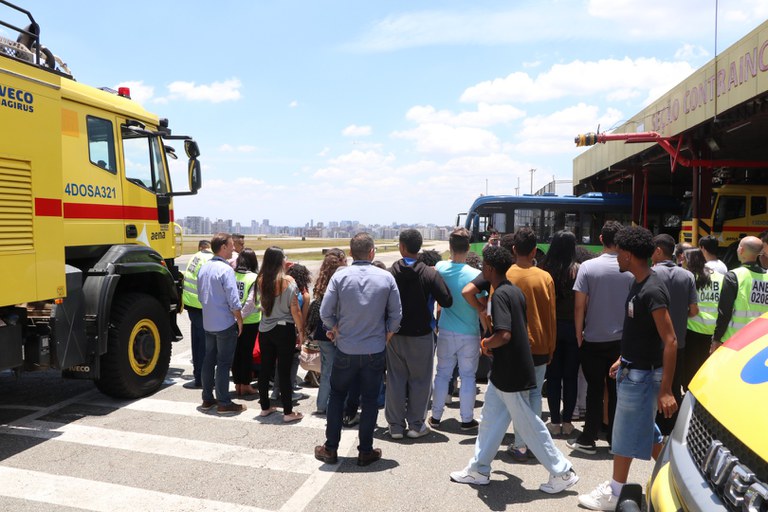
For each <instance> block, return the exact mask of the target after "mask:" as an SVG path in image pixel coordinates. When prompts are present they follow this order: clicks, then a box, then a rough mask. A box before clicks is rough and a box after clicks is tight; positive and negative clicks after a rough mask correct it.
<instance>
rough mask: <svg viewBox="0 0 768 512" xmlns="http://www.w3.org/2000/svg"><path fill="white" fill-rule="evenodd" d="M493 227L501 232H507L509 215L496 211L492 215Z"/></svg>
mask: <svg viewBox="0 0 768 512" xmlns="http://www.w3.org/2000/svg"><path fill="white" fill-rule="evenodd" d="M490 227H491V228H493V229H495V230H496V231H498V232H499V233H506V232H507V215H506V214H505V213H494V214H493V215H492V216H491V225H490Z"/></svg>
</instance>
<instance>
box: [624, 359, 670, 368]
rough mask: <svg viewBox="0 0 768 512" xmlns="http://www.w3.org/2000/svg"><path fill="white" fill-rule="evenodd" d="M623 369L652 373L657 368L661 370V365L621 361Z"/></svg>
mask: <svg viewBox="0 0 768 512" xmlns="http://www.w3.org/2000/svg"><path fill="white" fill-rule="evenodd" d="M621 367H622V368H626V369H627V370H645V371H651V370H655V369H656V368H661V367H662V364H661V363H630V362H629V361H623V360H622V361H621Z"/></svg>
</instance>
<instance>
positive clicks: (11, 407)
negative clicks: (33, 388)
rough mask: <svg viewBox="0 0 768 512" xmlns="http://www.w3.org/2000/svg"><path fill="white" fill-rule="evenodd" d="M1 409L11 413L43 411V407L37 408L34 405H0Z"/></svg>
mask: <svg viewBox="0 0 768 512" xmlns="http://www.w3.org/2000/svg"><path fill="white" fill-rule="evenodd" d="M0 409H6V410H9V411H39V410H42V407H37V406H34V405H21V404H16V405H3V404H0Z"/></svg>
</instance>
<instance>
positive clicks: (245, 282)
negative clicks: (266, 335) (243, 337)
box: [235, 271, 261, 324]
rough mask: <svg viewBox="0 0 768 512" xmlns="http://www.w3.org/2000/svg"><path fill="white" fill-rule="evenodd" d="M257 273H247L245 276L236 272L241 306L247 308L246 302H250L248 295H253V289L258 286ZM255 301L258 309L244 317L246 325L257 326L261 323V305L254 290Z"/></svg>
mask: <svg viewBox="0 0 768 512" xmlns="http://www.w3.org/2000/svg"><path fill="white" fill-rule="evenodd" d="M257 275H258V274H256V272H250V271H249V272H246V273H245V274H243V273H240V272H235V280H236V281H237V293H238V295H239V297H240V304H242V305H243V306H245V302H246V301H247V300H248V295H250V293H251V289H252V288H253V287H254V286H255V285H256V276H257ZM253 293H254V296H253V299H254V300H255V301H256V309H254V310H253V312H252V313H251V314H249V315H248V316H244V317H243V323H244V324H257V323H259V322H261V306H260V304H259V294H258V293H257V291H256V290H254V292H253Z"/></svg>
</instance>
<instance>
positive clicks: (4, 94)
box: [0, 84, 35, 112]
mask: <svg viewBox="0 0 768 512" xmlns="http://www.w3.org/2000/svg"><path fill="white" fill-rule="evenodd" d="M34 102H35V97H34V96H33V95H32V93H31V92H27V91H22V90H21V89H16V88H15V87H8V86H7V85H2V84H0V106H1V107H6V108H13V109H16V110H23V111H24V112H34V111H35V106H34V105H33V103H34Z"/></svg>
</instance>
